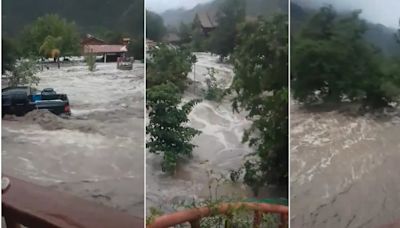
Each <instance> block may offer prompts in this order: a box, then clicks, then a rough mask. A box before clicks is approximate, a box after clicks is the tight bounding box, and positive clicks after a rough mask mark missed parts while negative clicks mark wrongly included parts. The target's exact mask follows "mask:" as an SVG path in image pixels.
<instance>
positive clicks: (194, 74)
mask: <svg viewBox="0 0 400 228" xmlns="http://www.w3.org/2000/svg"><path fill="white" fill-rule="evenodd" d="M191 62H192V63H193V93H196V62H197V57H196V55H192V58H191Z"/></svg>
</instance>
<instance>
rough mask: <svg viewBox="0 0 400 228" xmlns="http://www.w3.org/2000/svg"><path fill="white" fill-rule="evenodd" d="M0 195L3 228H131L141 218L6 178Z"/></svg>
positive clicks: (135, 225)
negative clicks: (6, 180) (6, 187)
mask: <svg viewBox="0 0 400 228" xmlns="http://www.w3.org/2000/svg"><path fill="white" fill-rule="evenodd" d="M7 177H8V178H9V179H10V186H9V188H8V189H7V190H6V191H4V192H3V193H2V210H3V214H2V216H3V217H4V220H5V222H6V225H7V228H20V227H21V225H23V226H25V227H31V228H39V227H40V228H114V227H115V228H133V227H143V226H144V219H143V218H139V217H135V216H132V215H129V214H126V213H123V212H119V211H116V210H114V209H112V208H108V207H105V206H102V205H99V204H96V203H92V202H89V201H86V200H83V199H80V198H77V197H75V196H71V195H68V194H66V193H62V192H58V191H54V190H51V189H49V188H46V187H42V186H38V185H35V184H32V183H29V182H26V181H23V180H20V179H17V178H13V177H9V176H7Z"/></svg>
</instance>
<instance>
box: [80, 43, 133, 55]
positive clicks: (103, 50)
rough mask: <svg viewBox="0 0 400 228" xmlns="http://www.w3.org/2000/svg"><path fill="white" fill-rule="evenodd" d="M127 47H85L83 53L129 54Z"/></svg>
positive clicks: (105, 45)
mask: <svg viewBox="0 0 400 228" xmlns="http://www.w3.org/2000/svg"><path fill="white" fill-rule="evenodd" d="M127 51H128V49H127V48H126V46H125V45H115V44H103V45H85V46H83V53H94V54H96V53H121V52H127Z"/></svg>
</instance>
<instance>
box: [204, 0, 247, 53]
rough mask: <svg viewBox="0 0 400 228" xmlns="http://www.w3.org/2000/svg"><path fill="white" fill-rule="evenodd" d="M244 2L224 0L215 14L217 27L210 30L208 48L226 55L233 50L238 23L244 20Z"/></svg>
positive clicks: (241, 0) (242, 0)
mask: <svg viewBox="0 0 400 228" xmlns="http://www.w3.org/2000/svg"><path fill="white" fill-rule="evenodd" d="M245 16H246V3H245V1H244V0H225V2H224V3H223V4H222V5H221V7H220V8H219V12H218V14H217V22H218V27H217V28H216V29H215V31H213V32H212V34H211V38H210V44H209V45H210V49H211V51H212V52H214V53H216V54H219V55H220V56H221V57H226V56H228V55H229V54H231V53H232V52H233V49H234V47H235V41H236V36H237V34H238V25H239V24H240V23H242V22H243V21H244V20H245Z"/></svg>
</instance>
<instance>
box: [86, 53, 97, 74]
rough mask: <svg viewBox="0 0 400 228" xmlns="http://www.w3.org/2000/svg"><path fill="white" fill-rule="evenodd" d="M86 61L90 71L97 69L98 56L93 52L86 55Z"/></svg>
mask: <svg viewBox="0 0 400 228" xmlns="http://www.w3.org/2000/svg"><path fill="white" fill-rule="evenodd" d="M85 62H86V65H87V66H88V70H89V71H92V72H93V71H95V70H96V56H95V55H94V54H93V53H89V54H87V55H86V56H85Z"/></svg>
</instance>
